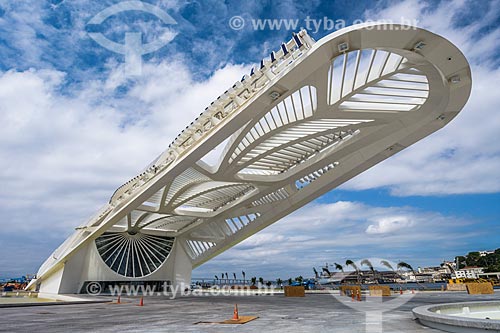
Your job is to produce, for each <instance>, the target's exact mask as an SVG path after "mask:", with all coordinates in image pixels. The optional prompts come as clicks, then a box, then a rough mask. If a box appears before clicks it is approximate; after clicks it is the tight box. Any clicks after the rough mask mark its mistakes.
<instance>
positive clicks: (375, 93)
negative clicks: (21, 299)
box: [29, 24, 471, 293]
mask: <svg viewBox="0 0 500 333" xmlns="http://www.w3.org/2000/svg"><path fill="white" fill-rule="evenodd" d="M470 90H471V73H470V68H469V65H468V63H467V61H466V59H465V57H464V56H463V55H462V53H461V52H460V51H459V50H458V49H457V48H456V47H455V46H454V45H452V44H451V43H450V42H449V41H447V40H446V39H444V38H442V37H440V36H438V35H435V34H433V33H431V32H429V31H426V30H423V29H417V28H413V27H408V26H400V25H392V26H390V27H386V26H383V25H378V24H365V25H357V26H352V27H349V28H346V29H343V30H340V31H338V32H335V33H332V34H330V35H328V36H326V37H325V38H323V39H321V40H320V41H318V42H314V40H313V39H312V38H310V37H309V36H308V35H307V33H306V32H305V31H301V32H300V33H298V34H297V35H294V36H293V38H292V39H291V40H290V41H289V42H287V43H284V44H282V45H281V47H280V49H279V50H277V51H276V52H273V53H272V54H271V56H270V57H269V59H265V60H263V61H262V62H261V63H260V64H259V66H257V67H256V68H254V69H252V71H251V73H250V74H249V75H245V76H244V77H243V79H242V80H241V81H239V82H236V83H235V84H234V85H233V86H232V87H231V88H229V89H228V90H227V91H226V92H225V93H224V94H223V95H221V96H220V97H219V98H217V100H215V101H214V102H213V103H212V104H211V105H210V106H209V107H208V108H206V109H205V111H204V112H202V113H201V114H200V115H199V116H198V117H197V118H196V119H195V120H194V121H193V122H192V123H191V124H190V125H189V126H188V127H186V129H185V130H183V131H182V133H181V134H179V135H178V136H177V138H176V139H175V140H174V141H173V143H172V144H171V145H170V146H169V148H168V149H167V150H166V151H165V152H164V153H163V154H162V155H161V156H159V157H158V158H157V159H156V160H155V161H154V162H153V163H152V164H151V166H150V167H148V168H147V169H146V170H145V171H144V172H143V173H141V174H140V175H138V176H137V177H135V178H133V179H132V180H130V181H129V182H128V183H126V184H125V185H123V186H121V187H120V188H119V189H118V190H116V192H115V193H114V194H113V196H112V197H111V199H110V201H109V203H108V204H107V205H106V206H105V207H104V208H103V209H102V210H101V211H100V212H99V213H98V214H97V215H96V216H95V217H93V218H92V219H91V220H90V221H89V222H88V223H87V224H86V225H84V226H82V227H79V228H77V231H76V232H75V233H74V235H73V236H71V237H70V238H69V239H68V240H67V241H66V242H64V243H63V244H62V245H61V246H60V247H59V248H58V249H57V250H56V251H55V252H54V253H53V254H52V255H51V256H50V257H49V258H48V259H47V261H46V262H45V263H44V264H43V265H42V266H41V268H40V270H39V272H38V275H37V279H36V280H33V281H32V283H31V284H30V286H29V288H30V289H39V290H40V291H41V292H49V293H76V292H81V291H84V289H85V288H84V287H85V285H86V284H88V283H89V281H97V282H100V283H103V282H105V281H108V282H110V281H122V282H123V281H125V282H126V281H170V282H171V283H172V284H174V285H179V284H181V283H186V284H189V282H190V278H191V270H192V269H193V268H194V267H197V266H199V265H201V264H202V263H204V262H206V261H207V260H209V259H210V258H213V257H214V256H216V255H217V254H219V253H221V252H223V251H225V250H227V249H229V248H230V247H232V246H234V245H235V244H237V243H239V242H241V241H242V240H244V239H246V238H247V237H250V236H251V235H253V234H255V233H256V232H258V231H259V230H261V229H263V228H265V227H267V226H269V225H270V224H272V223H274V222H276V221H277V220H279V219H280V218H282V217H284V216H286V215H287V214H290V213H291V212H293V211H295V210H296V209H298V208H300V207H301V206H303V205H305V204H306V203H308V202H310V201H311V200H313V199H315V198H317V197H318V196H320V195H322V194H324V193H326V192H327V191H330V190H331V189H333V188H335V187H337V186H338V185H340V184H342V183H344V182H345V181H347V180H349V179H351V178H352V177H354V176H356V175H357V174H359V173H361V172H363V171H364V170H366V169H368V168H370V167H371V166H373V165H375V164H377V163H379V162H380V161H383V160H385V159H386V158H388V157H390V156H392V155H393V154H395V153H397V152H399V151H401V150H402V149H404V148H406V147H408V146H410V145H411V144H413V143H415V142H417V141H418V140H420V139H422V138H424V137H425V136H427V135H429V134H431V133H433V132H434V131H436V130H438V129H440V128H441V127H443V126H444V125H446V124H447V123H448V122H449V121H451V120H452V119H453V118H454V117H455V116H456V115H457V114H458V112H459V111H460V110H461V109H462V107H463V106H464V105H465V103H466V101H467V99H468V97H469V94H470ZM216 148H217V149H216ZM209 153H210V154H211V155H214V154H218V156H217V157H218V162H217V163H215V164H214V165H209V164H207V163H206V162H204V161H202V159H203V158H204V157H206V156H207V155H208V154H209ZM212 157H213V156H212ZM444 172H446V170H443V173H444Z"/></svg>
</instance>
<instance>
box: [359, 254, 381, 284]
mask: <svg viewBox="0 0 500 333" xmlns="http://www.w3.org/2000/svg"><path fill="white" fill-rule="evenodd" d="M363 265H365V266H368V268H369V269H370V271H371V273H372V277H373V279H375V270H374V269H373V265H372V263H371V262H370V260H368V259H363V260H362V261H361V266H363ZM375 280H376V281H377V283H378V280H377V279H375Z"/></svg>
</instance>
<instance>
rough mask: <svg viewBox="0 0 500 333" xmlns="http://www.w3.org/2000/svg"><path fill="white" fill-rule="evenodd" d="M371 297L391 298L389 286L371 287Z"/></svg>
mask: <svg viewBox="0 0 500 333" xmlns="http://www.w3.org/2000/svg"><path fill="white" fill-rule="evenodd" d="M368 288H369V290H370V296H391V288H389V286H369V287H368Z"/></svg>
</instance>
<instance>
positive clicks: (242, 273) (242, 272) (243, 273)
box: [241, 271, 245, 285]
mask: <svg viewBox="0 0 500 333" xmlns="http://www.w3.org/2000/svg"><path fill="white" fill-rule="evenodd" d="M241 275H243V285H245V272H244V271H241Z"/></svg>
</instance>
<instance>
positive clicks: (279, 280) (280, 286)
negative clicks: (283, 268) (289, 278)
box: [276, 278, 283, 289]
mask: <svg viewBox="0 0 500 333" xmlns="http://www.w3.org/2000/svg"><path fill="white" fill-rule="evenodd" d="M276 284H277V285H278V287H279V288H280V289H281V288H283V286H282V284H283V280H281V279H280V278H277V279H276Z"/></svg>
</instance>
